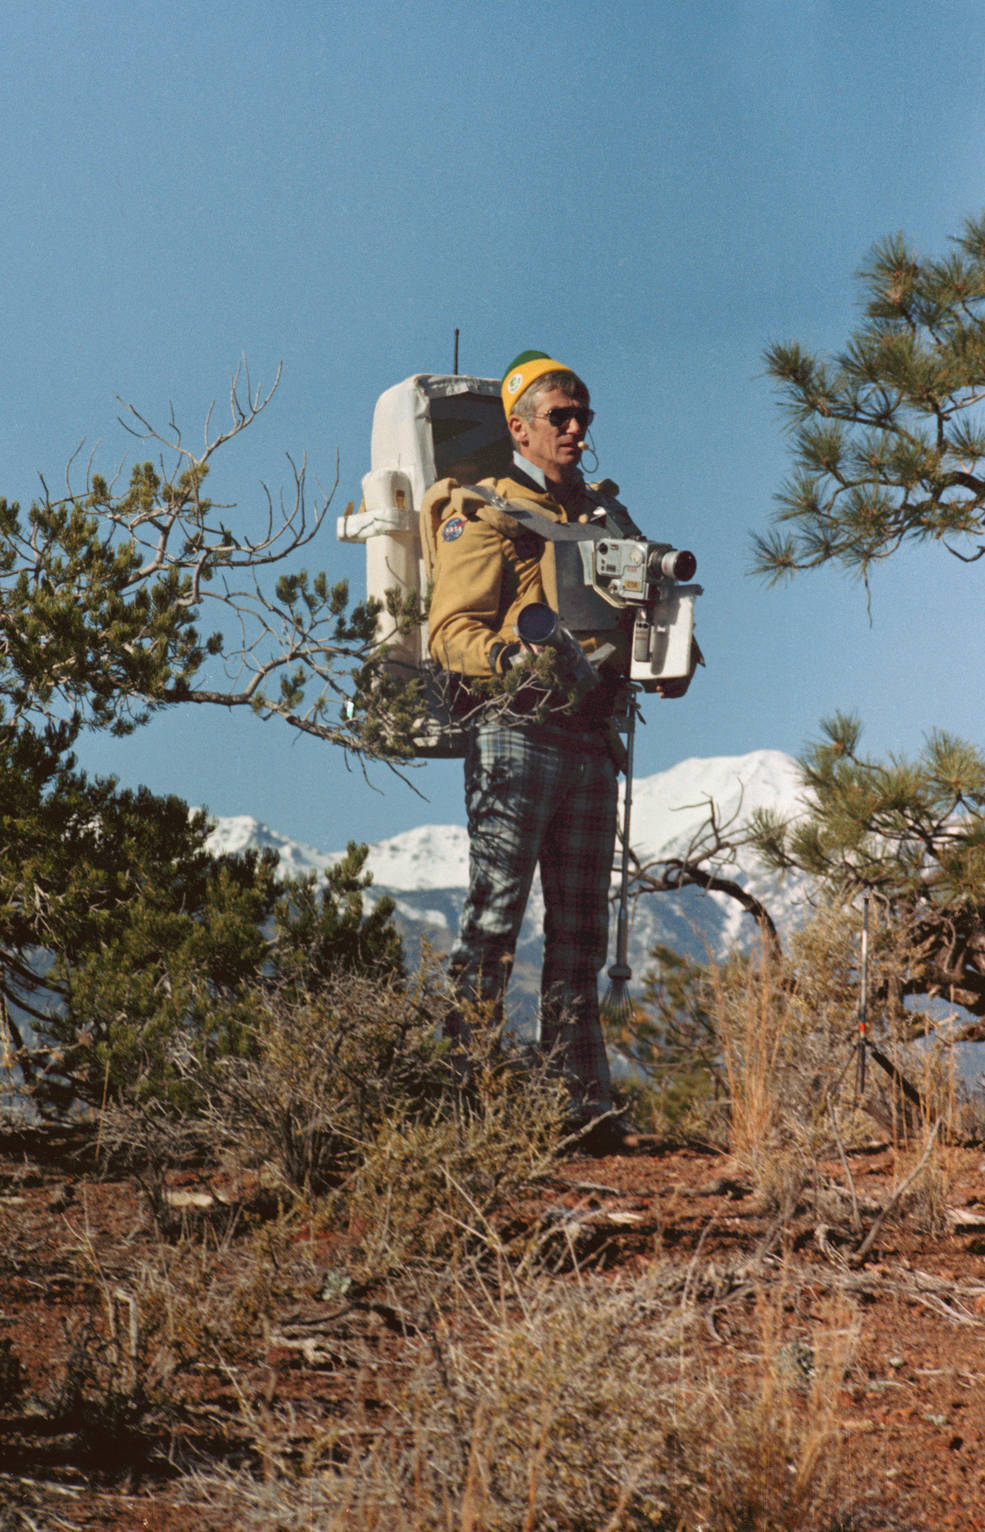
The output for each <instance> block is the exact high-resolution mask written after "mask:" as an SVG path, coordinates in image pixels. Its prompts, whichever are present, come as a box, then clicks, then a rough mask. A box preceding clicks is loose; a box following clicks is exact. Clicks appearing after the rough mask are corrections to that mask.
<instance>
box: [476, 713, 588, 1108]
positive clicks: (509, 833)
mask: <svg viewBox="0 0 985 1532" xmlns="http://www.w3.org/2000/svg"><path fill="white" fill-rule="evenodd" d="M465 797H466V807H467V810H468V822H469V890H468V895H467V898H466V901H465V906H464V909H463V910H462V924H461V929H460V932H459V936H458V940H457V942H456V943H455V946H454V948H453V950H452V954H451V962H450V965H449V972H450V974H451V977H452V980H453V983H454V985H455V988H456V990H457V991H458V992H459V993H460V994H462V995H464V996H467V997H468V998H470V999H476V1000H484V1001H490V1000H491V1001H492V1002H493V1003H494V1004H495V1005H496V1006H497V1007H500V1008H501V1007H502V1003H503V996H504V993H505V990H506V985H507V982H508V980H509V976H510V970H511V969H512V966H513V954H514V950H515V947H516V940H517V936H518V935H519V931H520V926H521V923H522V921H523V912H524V910H525V908H526V904H527V896H528V895H529V893H530V885H531V882H532V880H533V875H534V869H535V868H536V866H537V864H538V862H539V863H540V876H541V884H542V887H543V891H544V967H543V974H542V979H541V1004H540V1024H539V1042H540V1046H541V1048H542V1049H543V1050H544V1051H545V1052H550V1053H551V1054H552V1056H554V1057H555V1058H557V1059H558V1061H559V1063H560V1065H561V1067H562V1068H563V1070H564V1073H565V1076H566V1078H567V1080H568V1083H569V1086H570V1089H571V1092H572V1096H573V1098H574V1101H575V1103H576V1104H577V1105H578V1106H579V1108H583V1109H584V1110H585V1113H586V1115H587V1116H595V1115H597V1114H598V1113H600V1112H605V1111H608V1110H609V1108H610V1107H611V1104H612V1100H611V1094H610V1081H609V1065H608V1061H607V1059H606V1056H605V1043H604V1040H603V1037H602V1027H601V1024H600V1021H599V1003H598V973H599V969H600V968H601V967H602V965H603V963H604V962H605V956H606V951H607V949H608V937H609V883H610V879H611V874H612V861H613V855H614V850H615V840H616V804H617V781H616V770H615V766H614V764H613V761H612V758H611V756H610V754H609V752H608V749H607V748H606V745H605V740H604V738H603V736H602V735H600V734H598V733H591V734H577V733H574V732H566V731H564V730H561V729H558V728H556V727H552V726H548V725H522V724H521V725H513V726H506V725H502V724H496V723H490V724H483V725H481V726H480V727H478V728H477V729H476V730H475V731H474V732H473V735H472V738H471V740H470V743H469V748H468V754H467V756H466V761H465ZM452 1030H454V1028H453V1029H452Z"/></svg>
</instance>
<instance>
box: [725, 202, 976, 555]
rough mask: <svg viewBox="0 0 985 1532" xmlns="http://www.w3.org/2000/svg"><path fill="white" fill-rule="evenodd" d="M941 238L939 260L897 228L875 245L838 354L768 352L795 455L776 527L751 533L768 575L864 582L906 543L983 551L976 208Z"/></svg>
mask: <svg viewBox="0 0 985 1532" xmlns="http://www.w3.org/2000/svg"><path fill="white" fill-rule="evenodd" d="M953 244H954V249H953V251H952V252H951V253H950V254H949V255H946V256H944V257H943V258H941V259H939V260H930V259H922V258H920V257H918V256H917V255H916V254H915V253H914V252H913V251H912V250H911V249H910V248H909V247H908V246H907V244H906V241H905V240H904V239H903V237H902V235H899V234H898V235H896V236H894V237H893V238H890V239H887V240H885V241H883V242H882V243H881V244H878V245H876V246H875V248H874V249H873V251H872V253H871V255H870V257H869V260H868V262H867V264H866V265H865V267H864V268H863V270H862V272H861V273H860V280H861V282H862V285H863V288H864V291H865V294H866V300H865V307H864V319H863V322H862V323H861V324H860V325H859V326H858V328H857V329H856V330H855V331H854V333H853V334H852V335H851V336H850V338H849V341H848V344H847V346H846V347H845V349H844V350H843V351H842V352H841V353H840V354H839V355H837V356H835V357H833V358H822V357H818V356H816V355H814V354H812V353H811V352H810V351H808V350H805V349H804V348H803V347H801V346H800V345H799V344H797V343H790V344H784V345H780V344H776V345H773V346H771V347H770V348H769V350H768V351H767V353H766V366H767V371H768V372H769V374H770V375H771V376H772V377H773V378H775V379H776V380H777V381H778V383H779V384H780V385H781V390H782V399H783V405H784V408H785V411H786V413H787V416H788V419H789V422H790V425H791V428H792V433H793V442H794V459H795V472H794V474H793V476H792V478H791V479H790V481H789V482H788V483H787V484H786V485H785V486H784V488H783V490H782V492H781V493H780V495H779V496H778V500H779V505H780V509H779V511H778V512H777V514H776V517H775V520H776V521H777V522H778V523H779V527H778V529H777V530H775V531H774V532H772V533H770V534H768V535H766V536H764V537H760V538H757V540H756V548H755V552H756V566H757V568H758V569H759V571H760V572H762V573H764V574H766V575H767V576H768V577H769V578H770V579H773V580H775V579H779V578H781V577H783V576H784V575H789V574H792V573H793V572H795V571H797V570H802V569H811V568H817V567H818V566H820V565H824V564H836V565H840V566H841V567H842V568H844V569H846V570H848V571H849V572H850V573H851V574H853V575H855V576H859V577H861V578H863V579H865V578H866V577H867V576H868V574H869V572H870V570H871V567H872V565H873V564H874V563H877V562H878V561H880V560H882V559H886V558H890V557H891V556H892V555H893V553H895V552H896V550H897V549H898V548H900V547H901V546H902V545H904V544H907V543H921V542H936V543H940V544H942V545H943V546H944V547H945V548H947V549H948V551H949V552H951V553H953V554H954V555H955V557H957V558H960V559H963V560H965V561H967V562H973V561H974V560H976V559H978V558H981V556H982V554H983V553H985V426H983V423H982V420H981V414H980V409H979V406H980V403H981V401H982V398H983V397H985V214H983V215H982V216H980V217H978V218H972V219H968V220H966V222H965V225H964V228H963V231H962V233H961V234H960V235H958V236H957V238H956V239H955V240H954V241H953Z"/></svg>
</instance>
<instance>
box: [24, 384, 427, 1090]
mask: <svg viewBox="0 0 985 1532" xmlns="http://www.w3.org/2000/svg"><path fill="white" fill-rule="evenodd" d="M241 381H242V383H244V384H245V397H244V398H242V399H241V397H240V393H239V389H240V386H241ZM275 387H276V384H275ZM272 393H273V390H271V391H270V393H268V394H267V395H266V397H263V396H261V394H260V393H258V392H257V393H254V392H252V389H251V385H250V380H249V377H248V376H245V377H244V378H243V379H242V380H241V379H240V377H239V376H237V377H236V378H234V380H233V385H232V389H231V392H230V408H231V416H232V420H231V425H230V426H229V428H228V429H227V430H225V431H223V432H219V433H215V432H214V431H212V429H211V417H210V419H209V420H208V421H207V422H206V431H205V441H204V445H203V447H202V448H201V450H199V451H197V452H191V451H190V450H189V449H188V448H186V447H185V446H184V444H183V439H182V435H181V433H180V431H179V430H178V428H177V426H176V425H175V423H174V421H173V420H172V421H171V423H170V425H169V427H168V429H167V430H166V431H165V432H164V433H163V434H162V433H159V432H158V431H156V430H155V429H154V428H153V427H152V426H150V425H149V424H148V422H147V421H146V420H145V419H144V418H143V416H141V415H140V414H138V413H137V412H136V411H135V410H133V409H132V408H130V409H129V420H128V422H125V423H128V425H129V429H131V431H132V432H133V434H135V435H136V436H137V437H138V438H139V439H141V440H143V441H149V442H151V443H153V444H154V445H155V449H160V451H161V459H160V461H159V463H157V464H154V463H152V462H149V461H145V462H141V463H138V464H136V465H135V466H134V467H133V469H132V472H131V474H130V478H129V483H128V484H126V486H125V487H123V488H122V489H119V488H117V486H116V484H115V482H114V483H109V482H108V481H107V480H106V479H105V478H102V477H100V476H99V475H98V474H95V473H91V474H89V475H88V476H87V478H86V482H85V484H84V486H83V487H82V488H81V489H79V490H74V489H72V488H71V486H68V487H67V489H66V493H65V494H64V496H63V497H62V498H60V499H53V498H52V497H51V496H50V495H49V494H48V493H47V490H45V493H44V495H43V497H42V498H41V499H40V500H38V501H37V502H35V503H34V504H33V505H31V506H30V507H29V509H28V510H27V511H26V512H22V510H21V508H20V507H19V506H18V505H16V504H13V503H11V502H9V501H7V500H0V793H2V797H0V802H2V805H3V807H2V811H0V849H2V853H3V859H2V865H0V1010H2V1012H3V1015H4V1016H5V1018H6V1020H7V1022H8V1025H9V1028H10V1031H11V1033H12V1036H13V1041H14V1043H15V1045H19V1047H18V1051H19V1058H20V1062H21V1064H22V1067H23V1069H24V1071H25V1072H26V1073H27V1074H28V1075H30V1076H31V1079H32V1083H33V1084H34V1085H35V1086H36V1087H38V1089H39V1090H40V1091H41V1092H42V1093H47V1096H48V1098H49V1099H55V1098H57V1097H59V1094H60V1093H68V1094H71V1093H72V1092H75V1091H77V1092H78V1093H79V1094H81V1096H82V1097H83V1098H84V1099H88V1100H95V1101H99V1100H101V1099H103V1097H104V1096H106V1095H110V1096H112V1095H116V1094H118V1093H119V1092H121V1091H122V1090H124V1089H130V1090H137V1091H145V1092H154V1091H161V1090H166V1089H168V1090H169V1089H171V1088H172V1086H173V1085H174V1084H175V1080H176V1078H177V1076H176V1074H175V1069H176V1067H177V1066H176V1060H178V1059H181V1058H184V1068H185V1073H186V1075H187V1074H188V1072H189V1070H190V1069H191V1062H190V1061H193V1062H194V1066H195V1067H196V1068H201V1067H205V1066H206V1065H207V1064H208V1062H209V1060H211V1059H213V1058H214V1057H216V1056H218V1055H220V1054H223V1053H228V1052H233V1053H235V1052H236V1051H237V1050H238V1049H239V1048H240V1047H241V1046H243V1042H242V1039H243V1037H244V1035H245V1034H244V1017H243V1007H244V1005H245V1004H246V1003H247V1000H246V992H247V986H249V985H250V984H256V983H257V982H259V980H260V978H261V976H262V977H264V979H265V980H269V979H270V978H271V976H272V975H276V967H277V961H278V954H279V956H280V957H281V958H282V959H283V964H284V967H285V971H286V970H290V972H291V974H292V975H293V976H294V977H295V979H296V980H297V981H298V982H300V981H302V980H303V981H304V982H305V983H307V984H311V983H315V982H318V981H319V980H321V979H323V978H324V976H325V974H326V973H328V972H329V971H331V970H332V969H333V968H334V966H335V965H336V964H337V963H339V964H341V965H343V966H346V967H352V966H358V965H359V964H360V963H363V962H365V963H367V964H368V965H369V966H370V967H372V968H373V969H374V971H376V970H377V969H385V970H393V969H397V968H399V966H400V952H399V941H398V939H397V937H396V934H395V932H394V931H393V929H392V927H391V924H390V916H391V913H392V907H388V906H387V905H386V904H385V903H383V904H381V905H380V906H378V907H377V908H376V909H375V910H373V911H371V912H368V913H367V912H364V909H363V902H362V892H363V890H364V889H365V887H366V884H367V882H368V879H366V878H362V877H361V868H362V861H361V860H360V853H359V852H357V851H356V850H355V849H354V848H353V849H351V850H350V855H349V858H348V859H347V861H346V862H345V864H343V866H342V867H341V868H339V869H337V870H336V871H335V872H333V873H332V874H331V875H330V877H329V882H328V885H327V887H326V889H325V891H324V895H323V897H322V899H321V900H320V901H319V898H318V896H317V894H316V892H315V890H314V888H313V887H310V888H307V889H302V890H298V891H296V893H295V895H294V896H293V898H292V900H291V902H290V913H287V909H288V907H287V905H282V906H281V907H280V913H279V915H278V922H279V924H278V936H277V939H276V940H275V941H274V942H273V943H272V942H271V939H270V936H269V932H266V931H265V929H264V927H265V923H267V922H269V921H270V920H271V919H272V917H273V911H274V904H275V901H276V898H277V889H276V885H275V880H274V875H273V868H272V864H271V862H270V861H269V860H265V859H263V858H259V857H255V856H254V857H241V858H233V857H223V858H219V859H216V858H213V857H211V856H210V855H209V854H208V852H207V850H206V847H205V839H206V836H207V827H206V825H205V822H204V820H203V819H201V817H200V816H199V817H198V818H196V819H194V820H191V821H190V820H189V815H188V809H187V807H186V805H184V804H183V803H180V802H179V801H178V800H177V799H175V798H160V797H156V796H155V795H153V794H151V793H149V792H147V791H146V790H144V789H140V790H139V791H137V792H125V791H121V790H120V789H119V788H118V787H117V785H116V783H115V782H114V781H112V780H110V779H95V780H94V779H90V778H88V777H87V776H86V775H85V774H84V773H82V772H81V771H79V770H78V767H77V765H76V762H75V759H74V757H73V755H72V749H73V746H74V745H75V744H76V742H77V740H78V739H79V736H80V734H81V733H82V732H83V731H84V730H89V729H98V730H105V731H108V732H109V733H111V734H114V735H124V734H127V733H129V732H130V731H132V730H133V729H134V728H136V727H137V726H138V725H140V724H141V723H143V722H144V721H145V720H146V719H147V718H148V717H149V716H150V715H151V714H152V713H154V712H156V711H158V710H160V709H161V708H163V707H166V706H170V705H174V704H176V703H183V702H198V703H210V704H214V705H219V706H223V707H248V708H250V709H251V710H253V711H254V712H255V713H257V714H258V715H260V716H261V717H264V718H269V717H271V716H277V717H280V718H282V719H283V720H284V721H285V722H287V723H288V724H290V725H292V726H293V727H296V728H298V729H301V730H303V731H304V732H306V733H309V734H314V735H316V736H317V737H319V738H322V739H324V740H326V741H329V742H332V743H338V744H342V745H343V746H344V747H346V748H349V749H352V750H354V751H355V752H357V753H359V754H361V755H378V756H384V755H388V754H397V755H400V754H406V753H408V747H407V746H406V743H405V740H406V735H407V732H408V727H409V725H408V715H407V710H406V708H405V709H404V710H403V711H401V710H400V709H399V708H398V709H396V710H394V711H393V712H392V714H391V716H388V717H387V718H386V719H385V722H383V723H381V722H380V721H379V718H378V716H377V711H378V710H377V711H374V704H373V699H372V695H371V693H372V688H371V687H369V688H368V695H367V697H366V698H362V699H361V701H360V706H359V708H358V709H356V710H353V709H352V708H351V707H346V706H344V704H345V703H346V700H347V699H348V701H349V702H350V703H351V700H352V697H353V694H354V692H355V693H358V691H359V688H360V686H361V685H362V684H363V683H365V682H367V681H369V680H371V679H372V678H373V677H374V676H378V675H380V674H382V673H383V667H384V665H385V656H384V655H383V654H382V653H381V652H380V649H379V644H378V633H377V619H378V616H379V604H378V603H374V602H366V603H363V604H362V605H357V606H355V607H350V603H349V597H348V590H347V587H346V584H345V582H344V581H340V582H334V583H333V582H331V581H330V580H329V579H328V577H327V576H326V575H325V574H324V573H321V572H319V573H309V572H308V571H306V570H305V569H303V568H301V567H299V565H300V559H301V554H302V552H303V550H304V549H305V547H306V546H307V544H308V543H309V542H311V540H312V539H313V538H314V537H315V536H316V535H317V534H318V533H319V531H320V530H321V529H322V527H323V525H324V522H325V519H326V516H327V512H328V506H329V499H330V497H329V499H326V500H324V501H323V502H322V503H320V504H316V505H315V506H314V507H311V506H309V504H308V503H307V500H306V485H305V472H304V468H303V467H301V468H298V467H295V466H294V465H293V464H292V468H293V472H294V486H293V497H288V498H285V497H283V496H282V497H281V500H280V504H279V507H275V505H274V503H273V501H272V498H271V497H270V495H269V494H268V493H267V492H266V491H264V500H265V502H266V503H265V505H264V506H263V508H262V514H261V516H260V517H259V518H256V517H252V516H251V515H249V514H247V515H246V516H242V515H240V514H239V513H235V514H234V512H235V508H234V507H230V506H223V507H219V506H218V505H217V504H216V503H215V502H213V501H212V500H211V499H209V498H208V497H206V495H205V494H204V486H205V483H206V480H207V478H208V475H209V472H210V469H211V467H212V459H213V457H214V456H215V454H216V453H217V451H218V449H219V448H220V447H223V446H224V445H225V444H226V443H228V442H230V441H231V440H232V439H233V438H235V437H237V436H238V435H239V434H240V433H241V432H242V431H243V430H245V429H246V428H247V427H248V426H249V425H250V424H251V423H252V422H253V421H254V420H255V419H256V417H257V416H258V415H259V414H260V413H261V412H262V410H263V409H264V408H265V407H266V405H267V403H269V400H270V398H271V395H272ZM257 526H259V528H260V530H259V531H257V530H256V527H257ZM390 605H391V608H392V610H391V616H392V617H393V619H394V628H395V631H398V632H402V631H405V629H406V627H407V625H408V624H409V623H410V622H411V621H412V620H414V618H415V613H414V612H412V610H411V608H412V607H413V606H414V603H411V602H407V601H403V600H398V599H397V598H396V597H395V598H394V600H393V601H392V602H391V603H390ZM206 627H207V628H208V629H210V630H211V631H210V632H209V633H208V635H207V636H204V637H203V636H202V631H200V630H204V628H206ZM230 633H232V634H233V635H234V636H233V637H232V638H230V636H229V635H230ZM361 855H362V858H363V859H364V857H365V852H363V853H362V854H361ZM25 1016H26V1017H27V1018H29V1020H30V1023H31V1026H32V1028H33V1031H34V1033H35V1035H36V1038H37V1040H38V1043H39V1045H40V1046H39V1050H38V1053H37V1054H36V1055H35V1056H33V1057H32V1053H31V1050H29V1049H27V1048H25V1047H23V1043H24V1037H23V1035H22V1032H21V1029H22V1028H24V1030H25V1032H26V1027H25V1024H24V1019H23V1018H24V1017H25ZM39 1067H40V1068H42V1069H43V1070H44V1080H43V1081H40V1082H39V1081H37V1080H35V1079H34V1078H33V1077H34V1074H35V1072H36V1070H37V1069H38V1068H39ZM167 1082H170V1083H167Z"/></svg>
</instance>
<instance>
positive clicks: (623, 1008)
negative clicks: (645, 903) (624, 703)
mask: <svg viewBox="0 0 985 1532" xmlns="http://www.w3.org/2000/svg"><path fill="white" fill-rule="evenodd" d="M635 736H636V698H635V695H633V696H631V697H630V703H629V727H628V728H627V730H626V792H625V797H624V798H623V816H622V868H621V876H620V880H619V908H618V911H617V914H616V961H615V962H614V963H613V964H612V966H611V968H610V969H609V971H608V972H609V979H610V981H611V982H610V985H609V993H608V996H607V997H606V1007H605V1008H606V1010H607V1011H609V1012H610V1013H611V1014H613V1015H615V1016H620V1015H628V1013H629V1011H630V1009H631V1006H630V999H629V981H630V979H631V978H632V977H633V970H632V969H631V968H630V966H629V962H628V947H629V816H630V810H631V808H632V804H633V745H634V741H635Z"/></svg>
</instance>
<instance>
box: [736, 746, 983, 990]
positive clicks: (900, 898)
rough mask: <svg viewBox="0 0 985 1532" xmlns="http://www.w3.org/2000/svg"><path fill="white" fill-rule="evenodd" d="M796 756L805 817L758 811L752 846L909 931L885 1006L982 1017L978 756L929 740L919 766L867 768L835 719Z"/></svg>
mask: <svg viewBox="0 0 985 1532" xmlns="http://www.w3.org/2000/svg"><path fill="white" fill-rule="evenodd" d="M822 730H823V737H822V738H821V740H820V741H818V742H817V743H815V744H814V745H812V746H811V747H810V748H809V749H808V750H807V751H806V752H805V753H804V755H803V757H802V758H801V770H802V774H803V782H804V788H805V801H806V804H807V811H806V813H805V814H803V815H802V816H799V817H789V818H786V819H784V818H783V817H781V816H779V815H777V814H776V813H774V812H771V811H767V810H760V811H758V812H757V813H756V814H755V815H754V816H753V818H752V821H751V829H750V844H751V845H752V846H753V847H754V848H755V849H756V850H757V851H758V853H759V855H760V856H761V857H762V859H763V861H764V862H765V863H766V865H767V866H769V867H771V868H773V869H774V870H780V871H791V870H797V871H800V872H804V873H807V874H809V875H810V876H811V877H812V878H813V879H815V880H816V881H817V883H818V885H819V886H820V888H821V889H822V890H823V891H824V892H825V893H826V894H828V895H829V896H830V897H831V898H832V899H834V900H836V901H839V902H842V901H849V900H853V899H856V898H857V897H858V896H859V895H860V894H862V893H866V892H867V893H869V894H871V895H872V896H873V897H874V898H875V899H876V900H877V901H878V903H879V906H880V909H881V910H882V912H883V914H884V915H885V917H886V920H887V922H888V923H889V924H890V925H892V926H895V927H897V928H899V929H901V930H903V931H905V932H906V933H908V938H909V939H908V942H907V952H908V958H907V964H906V971H905V972H900V973H899V974H898V975H897V976H896V979H895V981H894V984H893V986H892V988H893V994H892V995H890V996H888V997H887V998H888V999H889V1000H890V1002H891V1003H892V1004H894V1005H898V1004H899V1002H901V1001H902V999H903V998H904V997H905V996H906V995H925V996H942V997H943V998H944V999H946V1000H947V1001H949V1002H951V1003H954V1004H957V1005H961V1006H964V1007H965V1008H966V1009H967V1010H969V1011H971V1012H972V1013H973V1014H974V1015H975V1016H985V755H983V754H982V752H981V751H979V750H977V749H975V748H974V747H973V746H972V745H969V744H966V743H965V742H964V741H962V740H959V739H955V738H954V737H953V736H951V735H947V734H941V733H938V734H934V735H933V736H932V737H931V738H930V739H929V740H928V742H927V744H926V746H925V748H924V750H923V751H922V753H921V754H920V756H919V757H918V758H917V759H916V760H914V761H907V760H904V759H901V758H891V759H890V760H889V761H887V762H880V761H875V760H872V759H871V758H869V757H867V756H865V755H863V754H862V753H861V752H860V749H859V740H860V734H861V728H860V725H859V723H858V721H857V720H856V719H854V718H850V717H845V716H838V717H835V718H833V719H831V720H829V721H826V722H825V723H824V724H823V725H822Z"/></svg>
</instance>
